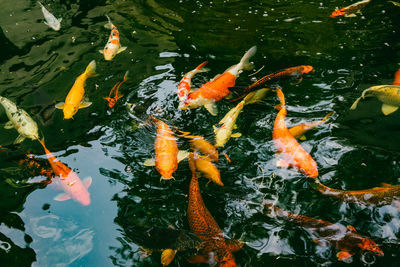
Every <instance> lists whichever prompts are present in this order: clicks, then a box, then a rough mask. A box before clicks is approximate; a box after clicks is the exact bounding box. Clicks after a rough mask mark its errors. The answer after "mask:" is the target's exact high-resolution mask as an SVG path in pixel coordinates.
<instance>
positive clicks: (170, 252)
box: [161, 248, 177, 266]
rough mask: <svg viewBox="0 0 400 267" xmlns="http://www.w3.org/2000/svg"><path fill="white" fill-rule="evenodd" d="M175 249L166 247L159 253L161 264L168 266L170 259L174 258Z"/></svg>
mask: <svg viewBox="0 0 400 267" xmlns="http://www.w3.org/2000/svg"><path fill="white" fill-rule="evenodd" d="M176 252H177V250H176V249H170V248H168V249H166V250H164V251H163V252H162V254H161V264H162V265H163V266H168V265H169V264H170V263H171V262H172V260H173V259H174V258H175V254H176Z"/></svg>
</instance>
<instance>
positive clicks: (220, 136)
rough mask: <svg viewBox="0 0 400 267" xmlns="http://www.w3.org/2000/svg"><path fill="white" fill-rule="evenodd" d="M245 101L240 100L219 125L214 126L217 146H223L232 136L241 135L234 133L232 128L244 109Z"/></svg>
mask: <svg viewBox="0 0 400 267" xmlns="http://www.w3.org/2000/svg"><path fill="white" fill-rule="evenodd" d="M244 104H245V102H244V100H243V101H241V102H239V103H238V104H237V105H236V107H234V108H232V109H231V110H230V111H229V112H228V113H226V115H225V117H223V118H222V120H221V121H220V122H219V123H218V126H214V133H215V146H216V147H223V146H225V144H226V142H228V140H229V139H230V138H231V137H240V136H241V134H240V133H236V134H232V130H233V129H234V128H235V127H236V120H237V118H238V116H239V114H240V112H241V111H242V109H243V106H244Z"/></svg>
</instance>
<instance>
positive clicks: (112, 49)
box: [103, 40, 119, 60]
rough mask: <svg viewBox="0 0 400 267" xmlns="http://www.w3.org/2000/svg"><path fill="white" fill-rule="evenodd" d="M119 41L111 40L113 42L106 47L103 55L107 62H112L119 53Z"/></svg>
mask: <svg viewBox="0 0 400 267" xmlns="http://www.w3.org/2000/svg"><path fill="white" fill-rule="evenodd" d="M117 42H118V40H111V42H109V43H107V45H106V47H104V50H103V54H104V59H105V60H112V59H113V58H114V57H115V56H116V55H117V53H118V47H119V44H118V43H117Z"/></svg>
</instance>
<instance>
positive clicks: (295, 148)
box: [272, 88, 318, 178]
mask: <svg viewBox="0 0 400 267" xmlns="http://www.w3.org/2000/svg"><path fill="white" fill-rule="evenodd" d="M276 92H277V95H278V97H279V99H280V101H281V110H280V111H279V113H278V115H277V116H276V119H275V123H274V130H273V132H272V139H273V140H274V144H275V147H276V148H277V150H278V152H279V155H280V157H281V159H280V160H279V161H278V162H277V166H279V167H289V166H291V167H295V168H297V169H298V170H299V171H300V172H302V173H304V174H305V175H307V176H308V178H315V177H317V176H318V168H317V163H316V162H315V161H314V159H313V158H312V157H311V155H310V154H308V153H307V151H305V150H304V148H303V147H302V146H301V145H300V144H299V143H298V142H297V140H296V138H294V136H293V135H292V134H291V133H290V131H289V130H288V128H287V127H286V123H285V118H286V113H287V111H286V108H285V96H284V95H283V93H282V90H281V89H279V88H278V89H277V90H276Z"/></svg>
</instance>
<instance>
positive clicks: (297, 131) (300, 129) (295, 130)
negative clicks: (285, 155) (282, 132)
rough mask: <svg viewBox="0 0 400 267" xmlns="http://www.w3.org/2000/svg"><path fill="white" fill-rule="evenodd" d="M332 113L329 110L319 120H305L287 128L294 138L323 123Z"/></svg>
mask: <svg viewBox="0 0 400 267" xmlns="http://www.w3.org/2000/svg"><path fill="white" fill-rule="evenodd" d="M332 114H333V112H329V113H328V114H326V115H325V117H324V118H323V119H322V120H319V121H313V122H306V123H303V124H300V125H296V126H293V127H292V128H290V129H289V132H290V133H291V134H292V135H293V137H294V138H299V137H301V136H303V135H304V134H305V133H306V132H308V131H309V130H312V129H314V128H316V127H318V126H319V125H321V124H323V123H325V122H326V120H327V119H329V117H330V116H332Z"/></svg>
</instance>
